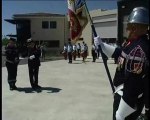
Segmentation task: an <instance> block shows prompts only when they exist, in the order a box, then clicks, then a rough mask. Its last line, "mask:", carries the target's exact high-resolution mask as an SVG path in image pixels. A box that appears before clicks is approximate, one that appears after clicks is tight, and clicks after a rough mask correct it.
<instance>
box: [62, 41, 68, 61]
mask: <svg viewBox="0 0 150 120" xmlns="http://www.w3.org/2000/svg"><path fill="white" fill-rule="evenodd" d="M62 55H63V56H64V59H65V60H67V44H66V43H65V44H64V48H63V51H62Z"/></svg>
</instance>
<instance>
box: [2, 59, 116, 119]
mask: <svg viewBox="0 0 150 120" xmlns="http://www.w3.org/2000/svg"><path fill="white" fill-rule="evenodd" d="M86 61H87V62H86V63H82V61H81V59H79V58H78V59H77V60H76V61H73V63H72V64H68V61H66V60H56V61H49V62H42V63H41V66H40V70H39V85H41V86H42V91H33V90H32V89H31V87H30V83H29V75H28V66H27V64H25V65H19V66H18V76H17V83H16V85H17V87H18V88H19V89H18V91H10V90H9V86H8V83H7V70H6V67H3V68H2V120H112V104H113V95H112V90H111V88H110V84H109V80H108V77H107V74H106V72H105V68H104V64H103V63H102V60H101V59H98V60H97V62H96V63H93V62H92V59H90V58H88V59H87V60H86ZM108 67H109V70H110V73H111V76H112V78H113V76H114V72H115V68H116V64H114V61H113V60H109V61H108Z"/></svg>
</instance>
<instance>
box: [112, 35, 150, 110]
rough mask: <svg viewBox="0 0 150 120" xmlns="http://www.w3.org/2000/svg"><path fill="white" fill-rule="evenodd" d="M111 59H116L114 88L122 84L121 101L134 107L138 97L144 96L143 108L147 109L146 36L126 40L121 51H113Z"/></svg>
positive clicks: (147, 58)
mask: <svg viewBox="0 0 150 120" xmlns="http://www.w3.org/2000/svg"><path fill="white" fill-rule="evenodd" d="M112 57H114V58H116V57H117V58H118V67H117V69H116V73H115V76H114V80H113V82H114V86H115V87H118V86H119V85H121V84H124V89H123V96H122V97H123V99H124V100H125V101H126V102H127V103H129V104H130V105H131V106H134V103H136V101H137V99H138V97H139V96H140V95H144V97H145V98H144V99H145V106H146V107H147V108H149V96H148V95H149V90H148V88H149V83H148V82H149V77H148V71H149V40H148V39H147V36H146V35H143V36H140V37H137V38H136V39H134V40H128V42H127V44H126V45H125V46H124V47H122V49H120V48H117V49H116V50H115V52H114V54H113V55H112ZM134 107H135V106H134Z"/></svg>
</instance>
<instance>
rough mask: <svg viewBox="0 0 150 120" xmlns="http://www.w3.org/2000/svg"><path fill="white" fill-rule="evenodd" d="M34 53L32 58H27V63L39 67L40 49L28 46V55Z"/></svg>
mask: <svg viewBox="0 0 150 120" xmlns="http://www.w3.org/2000/svg"><path fill="white" fill-rule="evenodd" d="M32 55H34V56H35V58H33V59H32V60H31V59H29V58H28V65H29V66H30V67H34V68H35V67H39V66H40V65H41V64H40V56H41V50H40V48H36V47H34V48H29V49H28V57H30V56H32Z"/></svg>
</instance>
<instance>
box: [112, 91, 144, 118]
mask: <svg viewBox="0 0 150 120" xmlns="http://www.w3.org/2000/svg"><path fill="white" fill-rule="evenodd" d="M120 100H121V96H120V95H119V94H118V93H115V95H114V103H113V120H116V117H115V116H116V111H117V110H118V107H119V103H120ZM143 107H144V100H143V97H141V98H139V99H138V100H137V110H136V111H135V112H133V113H132V114H130V115H129V116H127V117H126V118H125V120H136V119H137V118H138V116H139V115H140V114H141V112H142V110H143Z"/></svg>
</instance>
